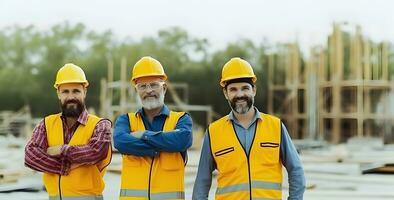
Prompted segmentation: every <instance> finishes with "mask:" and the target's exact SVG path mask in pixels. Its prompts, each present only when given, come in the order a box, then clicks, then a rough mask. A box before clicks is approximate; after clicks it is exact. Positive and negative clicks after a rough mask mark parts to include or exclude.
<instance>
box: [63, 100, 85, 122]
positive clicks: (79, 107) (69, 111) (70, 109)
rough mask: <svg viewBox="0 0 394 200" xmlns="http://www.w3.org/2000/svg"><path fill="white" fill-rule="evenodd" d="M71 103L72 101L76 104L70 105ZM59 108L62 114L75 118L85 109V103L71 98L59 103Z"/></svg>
mask: <svg viewBox="0 0 394 200" xmlns="http://www.w3.org/2000/svg"><path fill="white" fill-rule="evenodd" d="M71 103H74V104H75V105H76V106H75V105H70V104H71ZM61 109H62V115H63V116H65V117H73V118H77V117H79V115H81V113H82V112H83V110H84V109H85V104H84V103H83V102H80V101H78V100H76V99H72V100H68V101H66V102H64V103H63V104H61Z"/></svg>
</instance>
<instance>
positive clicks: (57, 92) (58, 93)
mask: <svg viewBox="0 0 394 200" xmlns="http://www.w3.org/2000/svg"><path fill="white" fill-rule="evenodd" d="M56 95H57V98H58V99H59V100H60V91H59V88H57V89H56Z"/></svg>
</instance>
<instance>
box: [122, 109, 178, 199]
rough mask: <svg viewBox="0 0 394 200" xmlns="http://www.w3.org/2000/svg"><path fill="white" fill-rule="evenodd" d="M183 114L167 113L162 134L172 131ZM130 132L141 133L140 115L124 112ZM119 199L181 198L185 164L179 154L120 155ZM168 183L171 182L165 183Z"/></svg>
mask: <svg viewBox="0 0 394 200" xmlns="http://www.w3.org/2000/svg"><path fill="white" fill-rule="evenodd" d="M184 114H185V113H184V112H173V111H171V112H170V115H169V116H168V117H167V119H166V120H165V123H164V127H163V129H162V130H163V131H164V132H166V131H172V130H174V129H175V127H176V124H177V123H178V121H179V119H180V118H181V117H182V116H183V115H184ZM128 117H129V123H130V130H131V132H135V131H144V130H145V126H144V122H143V120H142V117H141V115H140V114H138V113H137V114H136V113H128ZM122 159H123V160H122V174H121V191H120V199H121V200H123V199H125V200H126V199H127V200H131V199H138V200H141V199H151V200H155V199H158V200H161V199H184V198H185V197H184V196H185V195H184V192H183V191H184V171H185V162H184V160H183V158H182V155H181V153H179V152H160V154H159V155H158V156H155V157H148V156H133V155H122ZM169 180H171V181H169Z"/></svg>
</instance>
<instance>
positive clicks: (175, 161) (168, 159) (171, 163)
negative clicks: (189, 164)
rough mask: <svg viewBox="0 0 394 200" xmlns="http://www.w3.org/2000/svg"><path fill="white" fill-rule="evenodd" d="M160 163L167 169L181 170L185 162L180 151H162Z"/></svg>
mask: <svg viewBox="0 0 394 200" xmlns="http://www.w3.org/2000/svg"><path fill="white" fill-rule="evenodd" d="M159 162H160V165H161V166H162V167H163V169H165V170H169V171H172V170H179V169H181V168H182V166H183V165H184V164H185V163H184V162H183V158H182V156H181V154H180V153H178V152H176V153H169V152H160V155H159Z"/></svg>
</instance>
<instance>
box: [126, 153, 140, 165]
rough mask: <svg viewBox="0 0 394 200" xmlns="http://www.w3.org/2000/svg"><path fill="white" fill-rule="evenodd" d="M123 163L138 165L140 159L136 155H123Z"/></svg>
mask: <svg viewBox="0 0 394 200" xmlns="http://www.w3.org/2000/svg"><path fill="white" fill-rule="evenodd" d="M123 165H125V166H130V167H139V166H140V165H141V160H140V158H138V157H137V156H132V155H123Z"/></svg>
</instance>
